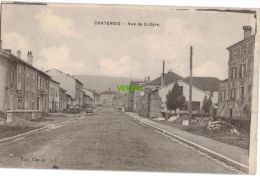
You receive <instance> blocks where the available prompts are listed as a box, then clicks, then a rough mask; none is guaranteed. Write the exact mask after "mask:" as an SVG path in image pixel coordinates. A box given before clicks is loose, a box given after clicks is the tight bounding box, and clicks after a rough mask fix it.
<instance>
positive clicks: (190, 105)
mask: <svg viewBox="0 0 260 176" xmlns="http://www.w3.org/2000/svg"><path fill="white" fill-rule="evenodd" d="M192 55H193V48H192V46H191V47H190V87H189V123H190V120H191V118H192Z"/></svg>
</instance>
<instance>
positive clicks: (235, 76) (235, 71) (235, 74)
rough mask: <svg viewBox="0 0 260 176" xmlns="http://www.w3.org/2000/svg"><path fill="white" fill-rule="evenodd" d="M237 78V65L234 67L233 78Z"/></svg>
mask: <svg viewBox="0 0 260 176" xmlns="http://www.w3.org/2000/svg"><path fill="white" fill-rule="evenodd" d="M236 78H237V67H234V68H233V79H236Z"/></svg>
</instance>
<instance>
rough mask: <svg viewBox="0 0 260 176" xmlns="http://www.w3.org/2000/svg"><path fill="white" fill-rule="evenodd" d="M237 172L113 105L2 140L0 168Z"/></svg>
mask: <svg viewBox="0 0 260 176" xmlns="http://www.w3.org/2000/svg"><path fill="white" fill-rule="evenodd" d="M53 165H56V166H57V167H58V168H59V169H91V170H92V169H95V170H96V169H98V170H132V171H133V170H137V171H141V170H142V171H173V172H213V173H234V172H235V171H234V170H232V169H230V168H229V167H226V166H225V164H222V163H220V162H217V161H216V160H214V159H211V158H210V157H207V156H206V155H203V154H201V153H199V152H197V151H194V150H192V149H190V148H188V147H186V146H184V145H182V144H179V143H178V142H175V141H172V140H170V139H168V138H167V137H165V136H163V135H162V134H159V133H157V132H155V131H154V130H152V129H150V128H148V127H145V126H142V125H141V124H139V123H137V122H136V121H134V120H133V119H132V118H130V117H128V116H127V115H125V114H123V113H122V112H118V111H116V110H114V109H112V108H103V109H102V110H100V111H98V112H96V113H95V114H93V115H90V116H87V117H85V118H83V119H80V120H78V121H74V122H71V123H69V124H66V125H65V126H61V127H59V128H55V129H51V130H49V131H43V132H41V133H40V134H35V135H33V136H30V137H27V138H25V139H22V140H20V141H17V142H14V143H12V144H8V145H0V167H10V166H12V167H19V168H21V167H22V168H52V167H53Z"/></svg>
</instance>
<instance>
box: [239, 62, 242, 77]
mask: <svg viewBox="0 0 260 176" xmlns="http://www.w3.org/2000/svg"><path fill="white" fill-rule="evenodd" d="M242 72H243V66H242V64H240V67H239V78H242V77H243V76H242Z"/></svg>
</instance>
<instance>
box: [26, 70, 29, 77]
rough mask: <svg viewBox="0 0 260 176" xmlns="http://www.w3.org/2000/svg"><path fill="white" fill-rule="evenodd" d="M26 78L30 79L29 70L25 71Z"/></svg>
mask: <svg viewBox="0 0 260 176" xmlns="http://www.w3.org/2000/svg"><path fill="white" fill-rule="evenodd" d="M26 77H27V78H29V77H30V72H29V70H27V72H26Z"/></svg>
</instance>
